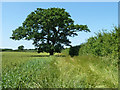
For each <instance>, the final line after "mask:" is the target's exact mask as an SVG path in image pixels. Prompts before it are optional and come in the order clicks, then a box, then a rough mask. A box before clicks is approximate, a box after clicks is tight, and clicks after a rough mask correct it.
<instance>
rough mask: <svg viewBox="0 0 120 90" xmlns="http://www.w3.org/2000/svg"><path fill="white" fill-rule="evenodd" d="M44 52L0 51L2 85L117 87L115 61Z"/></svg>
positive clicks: (20, 86)
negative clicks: (0, 55)
mask: <svg viewBox="0 0 120 90" xmlns="http://www.w3.org/2000/svg"><path fill="white" fill-rule="evenodd" d="M39 55H41V56H42V55H46V57H40V56H39ZM47 55H48V53H40V54H38V53H35V52H2V88H117V87H118V69H117V64H116V61H113V60H111V59H110V58H107V57H105V58H99V57H93V56H89V55H86V56H83V55H82V56H80V55H79V56H74V57H70V56H69V55H67V54H66V57H55V55H58V54H55V55H53V56H48V57H47Z"/></svg>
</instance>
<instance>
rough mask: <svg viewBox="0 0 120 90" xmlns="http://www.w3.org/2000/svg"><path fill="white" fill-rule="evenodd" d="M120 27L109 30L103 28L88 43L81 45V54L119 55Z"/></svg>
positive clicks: (115, 56)
mask: <svg viewBox="0 0 120 90" xmlns="http://www.w3.org/2000/svg"><path fill="white" fill-rule="evenodd" d="M119 33H120V29H119V28H117V27H114V30H112V31H110V32H107V31H106V30H103V31H101V32H98V33H96V36H94V37H91V38H89V39H88V40H87V43H84V44H82V45H81V48H80V53H81V54H92V55H96V56H108V55H109V56H111V57H112V58H117V57H118V50H119V49H118V44H119V42H118V41H119V40H118V34H119Z"/></svg>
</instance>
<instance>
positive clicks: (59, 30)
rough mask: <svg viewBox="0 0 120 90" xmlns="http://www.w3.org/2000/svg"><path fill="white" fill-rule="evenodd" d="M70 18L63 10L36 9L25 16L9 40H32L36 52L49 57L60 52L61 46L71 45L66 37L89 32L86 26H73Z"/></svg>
mask: <svg viewBox="0 0 120 90" xmlns="http://www.w3.org/2000/svg"><path fill="white" fill-rule="evenodd" d="M70 17H71V16H70V14H69V13H68V12H66V11H65V9H63V8H62V9H61V8H48V9H42V8H37V10H35V11H34V12H31V13H30V14H29V15H28V16H27V18H26V20H25V21H24V22H23V24H22V26H20V27H18V28H17V29H16V30H14V31H13V34H12V37H11V39H14V40H20V39H25V40H33V44H34V45H35V46H36V47H38V52H43V51H45V52H49V53H50V54H51V55H52V54H53V52H61V49H62V47H63V44H64V45H67V46H69V45H70V43H71V42H70V41H69V39H68V38H67V37H68V36H70V37H72V36H73V37H74V36H77V33H76V32H78V31H85V32H90V30H89V29H88V27H87V25H78V24H76V25H75V24H74V21H73V20H72V19H71V18H70ZM58 48H59V49H58Z"/></svg>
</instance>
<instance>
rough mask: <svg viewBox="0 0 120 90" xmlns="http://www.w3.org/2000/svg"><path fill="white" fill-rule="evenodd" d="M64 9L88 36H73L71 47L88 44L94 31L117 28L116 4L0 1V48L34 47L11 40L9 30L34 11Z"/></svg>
mask: <svg viewBox="0 0 120 90" xmlns="http://www.w3.org/2000/svg"><path fill="white" fill-rule="evenodd" d="M51 7H56V8H64V9H66V11H67V12H69V14H70V15H71V18H72V19H73V20H74V22H75V24H80V25H87V26H88V28H89V29H90V30H91V32H90V33H86V32H79V33H78V36H76V37H72V38H70V37H69V39H70V41H71V42H72V43H71V45H73V46H75V45H80V44H81V43H84V42H86V41H87V39H88V38H89V37H91V36H95V33H94V32H98V31H99V30H102V29H107V30H108V31H109V30H112V29H113V26H118V3H117V2H2V44H1V46H0V48H12V49H17V48H18V46H20V45H24V47H25V48H27V49H30V48H34V45H32V42H33V41H26V40H19V41H15V40H12V39H10V37H11V36H12V30H15V29H16V28H17V27H19V26H21V25H22V23H23V22H24V20H25V19H26V17H27V15H29V14H30V13H31V12H32V11H34V10H36V8H44V9H47V8H51Z"/></svg>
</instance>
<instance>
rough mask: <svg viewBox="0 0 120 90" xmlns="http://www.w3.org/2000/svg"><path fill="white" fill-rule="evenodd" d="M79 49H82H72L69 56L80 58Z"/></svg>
mask: <svg viewBox="0 0 120 90" xmlns="http://www.w3.org/2000/svg"><path fill="white" fill-rule="evenodd" d="M79 49H80V46H74V47H70V50H69V55H70V56H71V57H73V56H78V55H79Z"/></svg>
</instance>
